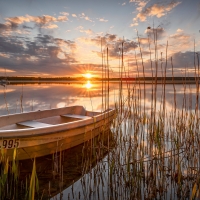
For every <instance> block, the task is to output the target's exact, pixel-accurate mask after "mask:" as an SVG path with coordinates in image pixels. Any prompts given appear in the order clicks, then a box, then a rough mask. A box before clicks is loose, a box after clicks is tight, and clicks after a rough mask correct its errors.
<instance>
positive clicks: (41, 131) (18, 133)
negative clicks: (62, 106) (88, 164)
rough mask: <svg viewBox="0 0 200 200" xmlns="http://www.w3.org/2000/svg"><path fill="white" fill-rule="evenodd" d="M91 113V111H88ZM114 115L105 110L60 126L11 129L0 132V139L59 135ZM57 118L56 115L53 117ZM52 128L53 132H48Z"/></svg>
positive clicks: (111, 110)
mask: <svg viewBox="0 0 200 200" xmlns="http://www.w3.org/2000/svg"><path fill="white" fill-rule="evenodd" d="M90 112H92V111H90ZM114 113H115V110H114V109H109V110H106V111H105V112H102V113H100V114H98V115H95V116H91V118H87V119H81V120H76V121H72V122H66V123H62V124H49V127H35V128H29V127H28V128H25V129H13V130H0V138H2V139H4V138H27V137H35V136H43V135H51V134H55V133H60V132H63V131H69V130H74V129H77V128H82V127H85V126H88V125H93V124H94V125H95V124H96V123H97V122H100V121H101V120H105V119H107V118H109V117H112V116H113V115H114ZM55 116H57V115H55ZM52 128H54V131H50V130H51V129H52Z"/></svg>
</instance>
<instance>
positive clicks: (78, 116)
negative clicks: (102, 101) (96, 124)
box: [61, 114, 91, 119]
mask: <svg viewBox="0 0 200 200" xmlns="http://www.w3.org/2000/svg"><path fill="white" fill-rule="evenodd" d="M61 117H70V118H76V119H90V118H91V117H89V116H85V115H71V114H67V115H61Z"/></svg>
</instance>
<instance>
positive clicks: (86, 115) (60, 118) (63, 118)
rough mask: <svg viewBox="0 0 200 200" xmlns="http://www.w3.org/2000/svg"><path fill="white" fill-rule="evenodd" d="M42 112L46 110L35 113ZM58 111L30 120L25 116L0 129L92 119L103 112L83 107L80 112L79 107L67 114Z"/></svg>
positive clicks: (39, 126)
mask: <svg viewBox="0 0 200 200" xmlns="http://www.w3.org/2000/svg"><path fill="white" fill-rule="evenodd" d="M57 110H58V109H57ZM60 110H62V109H60ZM74 110H75V109H73V111H74ZM53 111H54V110H52V112H53ZM40 112H45V111H37V112H34V114H37V113H40ZM48 112H49V110H48ZM58 113H59V112H58ZM58 113H57V112H55V114H57V115H54V114H52V113H51V115H53V116H48V115H44V117H41V116H40V117H35V118H36V119H35V118H33V117H32V118H33V119H31V117H29V118H28V120H24V118H23V117H22V120H18V121H16V123H12V124H5V125H4V126H1V127H0V130H12V129H27V128H42V127H49V126H51V125H58V124H63V123H69V122H73V121H78V120H84V119H90V118H92V117H93V116H95V115H98V114H101V112H92V111H86V110H85V109H84V108H83V107H82V109H79V112H77V109H76V111H75V112H69V111H68V112H67V111H66V113H67V114H64V113H63V112H61V114H59V115H58ZM24 114H25V113H23V114H21V115H24ZM32 114H33V113H32ZM17 115H19V117H20V114H17ZM0 118H1V117H0ZM37 118H38V119H37Z"/></svg>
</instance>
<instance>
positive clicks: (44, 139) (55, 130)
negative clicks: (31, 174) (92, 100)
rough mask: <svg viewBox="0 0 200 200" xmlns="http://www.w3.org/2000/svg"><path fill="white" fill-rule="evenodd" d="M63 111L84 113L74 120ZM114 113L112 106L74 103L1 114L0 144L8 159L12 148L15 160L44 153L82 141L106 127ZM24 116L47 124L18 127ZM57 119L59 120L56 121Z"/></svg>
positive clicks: (72, 145)
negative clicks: (96, 107)
mask: <svg viewBox="0 0 200 200" xmlns="http://www.w3.org/2000/svg"><path fill="white" fill-rule="evenodd" d="M72 108H73V109H72ZM72 110H73V112H72ZM65 114H73V116H75V115H74V114H76V115H77V114H78V115H79V116H85V117H86V116H87V117H86V118H84V119H78V120H77V119H74V118H73V117H70V118H65V117H64V118H63V116H62V115H65ZM114 114H115V111H114V110H109V111H107V112H104V113H97V112H89V111H85V110H84V108H83V107H82V106H74V107H65V108H60V109H53V110H45V111H36V112H31V113H22V114H15V115H8V116H1V117H0V138H1V139H0V146H1V148H2V149H3V151H5V152H6V154H7V156H9V160H12V157H13V151H14V149H15V148H16V150H17V159H18V160H23V159H29V158H34V157H39V156H44V155H48V154H51V153H54V152H56V151H60V150H64V149H69V148H71V147H74V146H76V145H79V144H81V143H84V142H86V141H88V140H90V139H92V138H94V137H95V136H97V135H98V134H99V133H101V132H103V131H106V130H108V129H109V127H110V124H111V122H112V121H113V118H114ZM26 115H27V117H26ZM5 120H6V121H7V122H6V123H5ZM27 120H28V123H30V120H34V122H35V121H36V122H38V121H39V123H40V124H47V123H46V122H50V123H51V124H48V125H49V126H45V127H31V128H30V127H23V126H22V128H20V127H21V124H24V122H25V121H27ZM59 120H60V121H61V122H62V123H59ZM2 121H4V122H2ZM65 121H67V122H65ZM44 122H45V123H44ZM16 124H17V125H16ZM40 124H39V125H40ZM36 125H37V123H36ZM16 126H19V127H17V128H18V129H16ZM9 127H12V129H9ZM5 129H7V130H5Z"/></svg>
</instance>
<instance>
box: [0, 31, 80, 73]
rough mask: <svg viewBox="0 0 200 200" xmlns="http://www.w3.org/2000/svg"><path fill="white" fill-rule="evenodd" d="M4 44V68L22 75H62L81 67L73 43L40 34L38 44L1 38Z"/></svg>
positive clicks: (0, 50) (0, 62)
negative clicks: (76, 66)
mask: <svg viewBox="0 0 200 200" xmlns="http://www.w3.org/2000/svg"><path fill="white" fill-rule="evenodd" d="M0 44H1V45H0V68H6V69H7V70H11V71H14V72H16V73H17V74H21V75H22V74H23V75H34V74H46V72H48V74H55V75H62V74H63V72H64V71H67V70H69V71H70V70H71V71H72V69H71V65H73V64H75V63H77V60H76V59H75V57H74V55H73V51H74V49H75V48H76V44H75V42H73V41H71V40H63V39H60V38H54V37H53V36H50V35H42V34H38V36H37V37H35V38H34V40H30V39H28V38H25V37H17V36H16V37H15V38H10V37H0ZM11 71H10V72H11Z"/></svg>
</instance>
